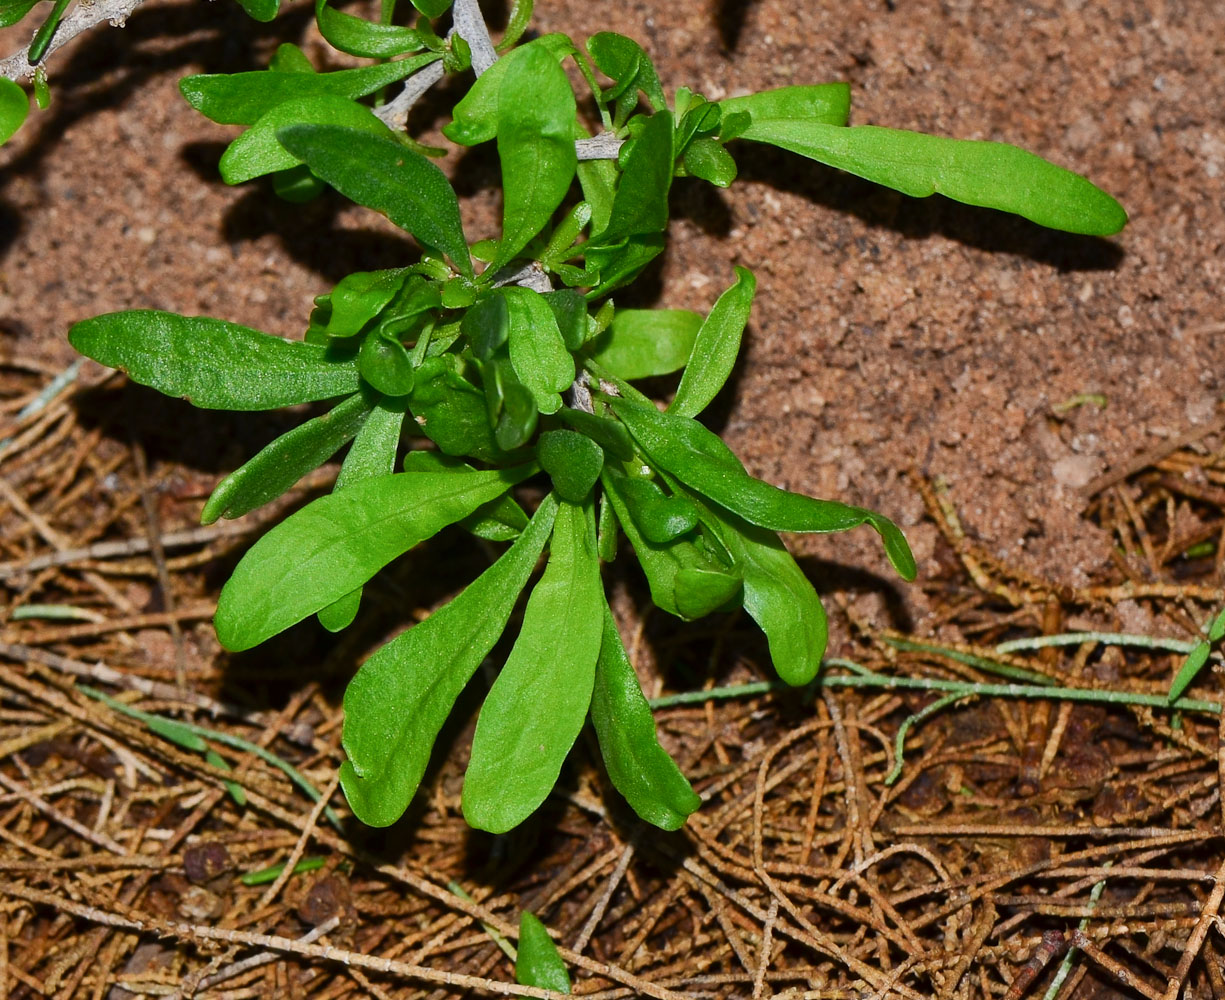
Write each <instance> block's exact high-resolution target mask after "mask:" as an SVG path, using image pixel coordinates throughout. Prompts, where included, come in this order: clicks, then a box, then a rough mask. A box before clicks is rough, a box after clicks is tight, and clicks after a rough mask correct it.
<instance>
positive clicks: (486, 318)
mask: <svg viewBox="0 0 1225 1000" xmlns="http://www.w3.org/2000/svg"><path fill="white" fill-rule="evenodd" d="M459 328H460V329H461V330H462V331H463V334H464V336H465V337H467V338H468V344H469V345H470V346H471V348H472V353H473V354H475V355H476V356H477V357H478V358H479V359H480V360H482V361H487V360H489V358H491V357H493V355H494V353H495V352H496V351H497V350H498V349H499V348H500V347H501V346H502V345H503V344H505V343H506V338H507V337H508V336H509V334H510V311H509V308H508V307H507V304H506V299H505V298H504V297H503V296H501V295H498V294H494V295H488V296H486V297H485V298H483V299H479V300H478V301H477V302H476V304H475V305H473V306H472V307H471V308H470V309H469V310H468V311H467V312H466V313H464V318H463V319H462V320H461V321H460V324H459Z"/></svg>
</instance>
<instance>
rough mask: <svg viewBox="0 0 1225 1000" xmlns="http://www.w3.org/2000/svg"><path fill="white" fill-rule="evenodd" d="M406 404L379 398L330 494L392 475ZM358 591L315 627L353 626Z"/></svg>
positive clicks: (359, 597)
mask: <svg viewBox="0 0 1225 1000" xmlns="http://www.w3.org/2000/svg"><path fill="white" fill-rule="evenodd" d="M407 406H408V400H406V399H404V398H403V397H400V398H398V399H387V398H383V399H381V400H379V402H378V404H377V405H376V406H375V407H374V409H373V410H371V411H370V414H369V416H367V417H366V422H365V423H363V424H362V426H361V428H360V430H358V432H357V436H356V437H354V439H353V444H352V445H351V446H350V447H349V453H348V454H347V455H346V456H345V460H344V463H343V464H342V465H341V467H340V475H338V476H337V477H336V485H335V486H334V487H333V489H334V490H343V489H345V488H346V487H349V486H352V485H353V484H354V483H360V482H361V481H362V480H364V479H371V478H373V477H374V476H385V475H388V474H389V473H391V472H394V471H395V468H396V450H397V448H398V447H399V443H400V428H401V425H402V424H403V423H404V411H405V409H406V408H407ZM361 602H362V588H361V587H357V588H356V589H354V590H352V591H350V592H349V593H348V594H346V595H345V596H344V597H342V598H340V599H338V600H336V601H334V602H332V603H331V604H329V605H328V606H327V607H326V608H323V609H321V610H320V611H319V614H318V618H319V624H320V625H322V626H323V627H324V628H325V629H327V630H328V631H329V632H339V631H340V630H341V629H346V628H348V627H349V626H350V625H351V624H353V619H354V618H356V617H357V612H358V610H359V609H360V607H361Z"/></svg>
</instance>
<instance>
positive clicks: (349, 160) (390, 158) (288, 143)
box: [277, 125, 473, 277]
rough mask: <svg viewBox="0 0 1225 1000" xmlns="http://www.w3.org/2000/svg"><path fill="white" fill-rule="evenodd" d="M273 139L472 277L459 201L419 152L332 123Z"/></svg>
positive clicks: (289, 130) (348, 195) (347, 194)
mask: <svg viewBox="0 0 1225 1000" xmlns="http://www.w3.org/2000/svg"><path fill="white" fill-rule="evenodd" d="M277 138H278V139H279V140H280V142H281V144H282V145H283V146H284V147H285V148H286V149H288V150H289V151H290V152H291V153H293V155H294V156H296V157H298V159H300V160H302V161H303V162H304V163H306V165H307V166H309V167H310V168H311V170H312V171H314V172H315V173H316V174H317V175H318V176H319V177H321V178H322V179H323V180H325V181H327V182H328V183H329V184H331V185H332V187H334V188H336V190H337V191H339V192H340V193H341V194H343V195H344V196H345V197H346V198H351V199H353V201H355V202H357V203H358V204H359V205H365V206H366V207H367V208H373V209H374V210H375V211H376V212H381V213H382V214H383V215H385V216H387V218H389V219H390V220H391V221H392V222H394V223H395V224H396V225H397V226H399V227H400V228H401V229H404V230H406V231H407V232H410V233H412V234H413V235H414V236H415V237H417V239H418V240H420V241H421V242H422V243H424V244H425V245H426V246H427V247H432V248H434V249H436V250H441V251H442V252H443V253H445V254H446V255H447V256H448V257H450V258H451V262H452V263H453V264H454V265H455V266H456V267H458V268H459V269H460V270H461V271H462V272H463V273H464V274H466V275H467V276H468V277H472V273H473V272H472V261H471V259H470V258H469V257H468V244H467V242H466V241H465V240H464V229H463V226H462V225H461V223H460V219H459V200H458V199H457V198H456V197H455V191H454V189H453V188H452V187H451V184H450V182H449V181H448V180H447V179H446V177H445V176H444V175H443V173H442V171H441V170H439V169H438V168H437V167H436V166H434V164H432V163H431V162H430V161H429V160H427V159H426V158H425V157H424V156H422V155H421V154H420V153H417V152H415V151H413V150H411V149H409V148H408V147H406V146H404V145H403V144H402V143H400V142H397V141H396V140H395V139H393V138H386V137H384V136H381V135H369V134H367V133H365V132H360V131H358V130H356V129H352V128H340V127H337V126H333V125H294V126H291V127H290V128H284V129H281V130H280V131H279V132H278V133H277Z"/></svg>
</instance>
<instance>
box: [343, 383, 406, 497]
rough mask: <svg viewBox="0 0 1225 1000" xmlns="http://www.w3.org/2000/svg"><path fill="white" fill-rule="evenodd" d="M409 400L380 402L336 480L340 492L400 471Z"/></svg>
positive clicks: (360, 433)
mask: <svg viewBox="0 0 1225 1000" xmlns="http://www.w3.org/2000/svg"><path fill="white" fill-rule="evenodd" d="M407 408H408V400H406V399H404V398H403V397H401V398H399V399H396V398H387V397H384V398H382V399H380V400H379V402H378V404H377V405H376V406H375V407H374V409H373V410H371V411H370V414H369V416H367V417H366V420H365V422H364V423H363V424H362V425H361V428H360V429H359V430H358V432H357V436H356V437H355V438H354V439H353V444H352V446H350V448H349V453H348V454H347V455H345V460H344V463H343V464H342V465H341V466H340V475H338V476H337V477H336V489H338V490H342V489H344V488H345V487H347V486H352V485H353V484H354V483H360V482H361V481H362V480H363V479H371V478H373V477H374V476H386V475H388V474H389V473H392V472H395V470H396V450H397V448H398V447H399V444H400V431H401V429H402V428H403V426H404V411H405V410H406V409H407Z"/></svg>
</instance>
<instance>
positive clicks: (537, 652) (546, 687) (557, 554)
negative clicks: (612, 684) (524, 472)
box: [463, 502, 604, 833]
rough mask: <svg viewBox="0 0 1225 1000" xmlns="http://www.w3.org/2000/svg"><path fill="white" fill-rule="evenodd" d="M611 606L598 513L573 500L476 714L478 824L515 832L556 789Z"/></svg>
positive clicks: (470, 814) (583, 710)
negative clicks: (598, 541) (605, 607)
mask: <svg viewBox="0 0 1225 1000" xmlns="http://www.w3.org/2000/svg"><path fill="white" fill-rule="evenodd" d="M603 602H604V591H603V585H602V583H601V581H600V563H599V560H598V559H597V558H596V551H595V517H594V511H593V509H592V508H591V506H590V505H587V506H585V507H582V506H578V505H577V504H570V503H566V502H563V503H562V504H561V508H560V509H559V510H558V512H557V522H556V524H555V525H554V528H553V538H552V541H551V542H550V545H549V562H548V565H547V566H546V567H545V571H544V575H543V576H542V577H541V578H540V582H539V583H537V584H536V586H535V588H534V589H533V590H532V595H531V597H529V598H528V601H527V607H526V608H525V609H524V612H523V627H522V628H521V629H520V631H519V636H518V638H517V639H516V640H515V645H514V648H513V649H512V650H511V652H510V656H509V657H508V658H507V660H506V665H505V666H504V667H503V668H502V670H501V672H500V673H499V674H498V677H497V680H495V681H494V682H493V687H492V688H490V690H489V695H488V696H487V697H486V699H485V704H484V705H483V706H482V708H481V713H480V716H479V717H478V718H477V720H476V732H475V734H474V735H473V737H472V757H471V760H470V762H469V764H468V771H467V773H466V774H465V775H464V789H463V810H464V817H465V818H466V819H467V821H468V824H469V825H470V826H474V827H476V828H477V829H480V830H488V831H490V832H491V833H505V832H506V831H507V830H509V829H511V828H512V827H515V826H518V825H519V824H520V823H522V822H523V821H524V820H525V819H527V817H528V816H530V815H531V814H532V813H533V812H535V810H536V808H537V807H538V806H539V805H540V803H542V802H543V801H544V800H545V797H546V796H547V795H548V794H549V792H550V791H552V789H553V785H554V784H555V783H556V782H557V776H558V775H559V774H560V773H561V766H562V763H563V762H564V761H565V759H566V754H568V753H569V752H570V747H572V746H573V745H574V741H575V740H576V739H577V738H578V734H579V731H580V730H581V729H582V728H583V721H584V720H585V719H586V717H587V709H588V707H589V706H590V704H591V690H592V685H593V684H594V683H595V664H596V659H597V657H598V656H599V654H600V640H601V632H602V629H601V614H600V609H601V606H602V604H603Z"/></svg>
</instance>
